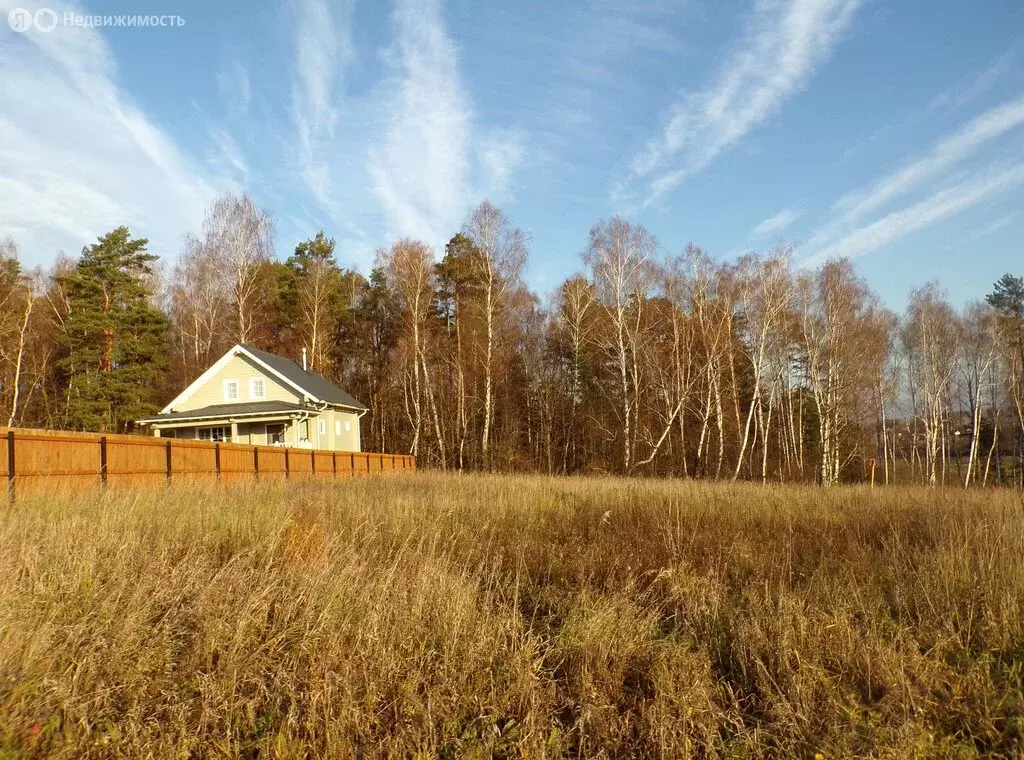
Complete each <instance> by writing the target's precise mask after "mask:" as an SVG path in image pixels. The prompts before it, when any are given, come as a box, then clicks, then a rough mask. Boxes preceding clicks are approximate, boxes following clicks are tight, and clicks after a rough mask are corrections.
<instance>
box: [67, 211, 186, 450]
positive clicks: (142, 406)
mask: <svg viewBox="0 0 1024 760" xmlns="http://www.w3.org/2000/svg"><path fill="white" fill-rule="evenodd" d="M148 242H149V241H148V240H146V239H145V238H139V239H136V240H132V239H131V234H130V233H129V231H128V228H127V227H118V228H117V229H116V230H114V231H113V232H110V233H109V234H107V235H104V236H103V237H101V238H100V239H99V241H98V242H97V243H95V244H94V245H91V246H89V247H87V248H85V249H83V251H82V257H81V258H80V259H79V261H78V263H77V265H76V266H75V268H74V269H73V270H71V271H70V272H68V273H67V274H65V275H62V276H61V277H60V278H58V279H59V282H60V285H61V286H62V287H63V288H64V290H65V292H66V294H67V300H68V305H69V307H70V308H69V314H68V319H67V321H66V323H65V328H64V331H63V333H62V334H61V335H60V338H59V340H58V345H59V348H60V352H61V359H60V361H59V362H58V365H57V366H58V371H59V372H60V373H61V374H62V375H64V379H65V382H66V383H67V389H68V390H67V415H66V418H67V422H68V425H69V427H72V428H75V429H80V430H96V431H116V432H125V431H128V430H130V429H131V428H132V427H133V424H134V420H136V419H138V418H139V417H141V416H144V415H146V414H149V413H152V412H155V411H156V410H157V409H158V407H157V404H156V397H157V394H158V393H159V390H158V389H159V386H160V383H161V380H162V378H163V376H164V374H165V372H166V370H167V368H168V358H167V357H168V355H169V342H168V339H169V330H170V322H169V320H168V318H167V316H166V315H165V314H164V313H163V312H162V311H161V310H160V309H158V308H156V307H155V306H154V305H153V304H152V303H151V301H150V297H151V295H152V288H151V286H150V281H151V278H152V277H153V266H152V264H153V262H154V261H155V260H156V259H157V257H156V256H155V255H153V254H151V253H149V252H147V251H146V245H147V244H148Z"/></svg>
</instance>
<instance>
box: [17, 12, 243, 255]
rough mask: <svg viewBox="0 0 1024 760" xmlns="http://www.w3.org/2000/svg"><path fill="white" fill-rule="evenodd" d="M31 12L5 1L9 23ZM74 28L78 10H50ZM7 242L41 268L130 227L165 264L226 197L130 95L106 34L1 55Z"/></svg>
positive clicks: (82, 34) (58, 35) (90, 32)
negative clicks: (13, 240) (13, 237)
mask: <svg viewBox="0 0 1024 760" xmlns="http://www.w3.org/2000/svg"><path fill="white" fill-rule="evenodd" d="M15 5H17V6H21V7H26V8H29V9H30V10H33V11H34V10H36V9H37V8H40V7H43V6H42V5H40V4H39V3H37V2H29V1H28V0H16V1H15V0H0V18H6V16H7V14H8V12H9V11H10V10H11V9H12V8H13V7H14V6H15ZM46 7H49V8H52V9H53V10H54V11H56V13H57V15H58V17H63V15H64V13H65V11H72V12H74V13H81V12H82V11H81V9H80V8H78V7H77V6H74V5H69V4H66V3H61V2H47V3H46ZM0 103H3V112H4V114H5V115H4V116H3V117H0V230H11V231H14V232H16V233H17V234H18V236H19V243H20V244H21V250H22V252H23V255H24V256H25V258H26V260H27V261H29V262H30V263H43V262H44V261H46V260H49V259H50V258H51V257H52V255H53V253H54V252H55V251H56V250H58V249H61V248H63V249H65V250H67V251H68V252H69V253H77V251H78V249H79V248H80V247H81V246H83V245H85V244H89V243H92V242H94V241H95V238H96V237H97V236H99V235H101V234H104V233H106V232H108V231H109V230H111V229H112V228H113V227H115V226H118V225H121V224H127V225H129V226H130V227H131V229H132V232H133V233H134V234H136V235H139V236H146V237H149V238H150V239H151V249H152V250H153V251H154V252H155V253H158V254H161V255H165V256H166V255H169V254H173V253H174V252H176V250H177V248H178V246H179V243H180V237H181V235H182V234H183V233H184V232H186V231H188V230H190V229H196V228H197V227H198V226H199V224H200V223H201V220H202V213H203V208H204V206H205V204H206V203H207V202H208V201H209V199H210V198H212V197H213V196H214V195H216V193H217V191H218V190H219V189H220V188H221V187H222V186H224V184H225V183H224V182H223V181H222V180H221V179H220V178H218V177H216V176H214V175H213V173H211V172H209V171H208V170H206V169H204V168H203V167H201V166H199V165H197V164H196V163H194V162H193V161H190V160H189V158H188V157H187V156H186V155H184V154H183V153H182V152H181V151H180V150H179V149H178V147H177V145H176V144H175V143H174V141H173V140H172V139H171V138H170V137H169V136H168V135H167V134H165V133H164V132H163V131H162V130H161V129H159V128H158V127H156V126H155V125H153V124H152V123H151V122H150V121H149V120H148V119H147V117H146V115H145V114H143V113H142V112H141V111H140V110H139V109H138V108H137V107H136V106H135V105H134V104H133V103H132V102H131V100H130V99H129V98H127V97H126V96H125V95H124V94H123V93H122V92H121V91H120V90H119V89H118V86H117V83H116V67H115V65H114V62H113V58H112V56H111V54H110V51H109V49H108V47H107V45H106V43H105V42H104V40H103V38H102V37H101V36H100V34H99V33H98V32H97V31H96V30H95V29H84V28H78V27H73V26H63V25H58V26H57V27H56V28H55V29H54V30H53V31H51V32H48V33H43V32H39V31H38V30H36V29H33V30H30V31H29V32H27V33H25V34H22V35H17V36H13V37H8V38H7V39H6V40H5V41H4V43H3V46H2V47H0Z"/></svg>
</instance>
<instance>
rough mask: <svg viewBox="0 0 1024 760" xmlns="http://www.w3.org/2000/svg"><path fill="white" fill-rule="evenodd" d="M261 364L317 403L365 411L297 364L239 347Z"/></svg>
mask: <svg viewBox="0 0 1024 760" xmlns="http://www.w3.org/2000/svg"><path fill="white" fill-rule="evenodd" d="M240 348H244V349H245V350H246V351H247V352H249V354H250V355H252V356H253V358H255V359H256V360H257V361H259V362H260V363H261V364H264V365H266V366H267V367H270V368H271V369H273V370H274V371H275V372H276V373H277V374H278V375H281V376H282V377H284V378H285V379H286V380H287V381H288V382H290V383H291V384H292V385H294V386H295V387H297V388H301V389H302V390H303V391H304V392H305V393H306V395H308V396H311V397H313V398H314V399H316V400H319V401H326V402H327V403H328V404H337V405H339V406H347V407H350V408H352V409H366V408H367V406H366V405H365V404H363V403H362V402H361V401H357V400H356V399H354V398H353V397H352V396H350V395H348V394H347V393H345V391H343V390H342V389H341V388H339V387H338V386H336V385H332V384H331V383H329V382H327V381H326V380H324V378H322V377H320V375H318V374H316V373H315V372H310V371H309V370H305V369H303V368H302V366H301V365H299V363H298V362H295V361H293V360H292V359H287V358H285V357H283V356H278V355H277V354H271V353H268V352H267V351H261V350H260V349H258V348H253V347H252V346H247V345H245V344H242V345H240Z"/></svg>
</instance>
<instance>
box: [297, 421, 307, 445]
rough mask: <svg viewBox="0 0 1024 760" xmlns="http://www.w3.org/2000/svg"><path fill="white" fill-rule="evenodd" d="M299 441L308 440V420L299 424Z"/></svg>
mask: <svg viewBox="0 0 1024 760" xmlns="http://www.w3.org/2000/svg"><path fill="white" fill-rule="evenodd" d="M299 440H300V441H308V440H309V420H302V422H300V423H299Z"/></svg>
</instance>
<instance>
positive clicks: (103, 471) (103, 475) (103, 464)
mask: <svg viewBox="0 0 1024 760" xmlns="http://www.w3.org/2000/svg"><path fill="white" fill-rule="evenodd" d="M100 483H102V484H103V487H104V488H105V487H106V485H107V437H106V436H105V435H101V436H100Z"/></svg>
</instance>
